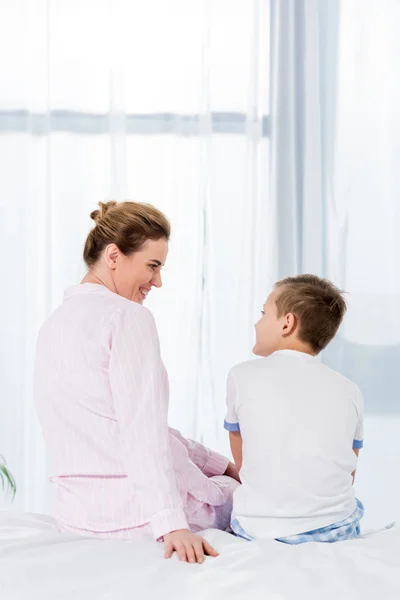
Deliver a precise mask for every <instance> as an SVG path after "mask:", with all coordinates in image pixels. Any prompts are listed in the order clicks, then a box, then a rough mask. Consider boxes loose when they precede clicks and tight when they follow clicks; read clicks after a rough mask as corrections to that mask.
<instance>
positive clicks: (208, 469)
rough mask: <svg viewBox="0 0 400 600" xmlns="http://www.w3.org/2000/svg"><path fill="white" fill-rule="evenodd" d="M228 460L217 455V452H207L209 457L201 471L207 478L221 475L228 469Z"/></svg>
mask: <svg viewBox="0 0 400 600" xmlns="http://www.w3.org/2000/svg"><path fill="white" fill-rule="evenodd" d="M228 465H229V458H226V456H222V454H218V452H213V451H211V450H210V451H209V456H208V459H207V462H206V464H205V465H204V467H203V469H202V471H203V473H204V475H206V476H207V477H214V476H216V475H223V474H224V473H225V471H226V469H227V468H228Z"/></svg>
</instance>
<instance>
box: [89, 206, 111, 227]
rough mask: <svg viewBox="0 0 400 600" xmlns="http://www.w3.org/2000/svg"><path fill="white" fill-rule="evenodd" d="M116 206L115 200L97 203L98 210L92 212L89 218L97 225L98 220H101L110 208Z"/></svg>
mask: <svg viewBox="0 0 400 600" xmlns="http://www.w3.org/2000/svg"><path fill="white" fill-rule="evenodd" d="M114 206H117V202H115V200H110V201H109V202H99V208H98V209H97V210H93V211H92V212H91V213H90V218H91V219H93V221H94V222H95V223H96V224H97V223H98V222H99V221H100V219H102V218H103V217H104V216H105V215H106V214H107V212H108V211H109V210H110V208H113V207H114Z"/></svg>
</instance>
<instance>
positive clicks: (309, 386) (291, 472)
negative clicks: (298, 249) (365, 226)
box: [225, 275, 363, 544]
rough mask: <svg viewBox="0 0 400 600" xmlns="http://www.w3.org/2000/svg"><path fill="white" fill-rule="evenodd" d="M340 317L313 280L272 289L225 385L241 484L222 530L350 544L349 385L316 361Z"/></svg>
mask: <svg viewBox="0 0 400 600" xmlns="http://www.w3.org/2000/svg"><path fill="white" fill-rule="evenodd" d="M345 312H346V302H345V300H344V298H343V295H342V292H340V290H338V289H337V288H336V287H335V286H334V285H333V284H332V283H330V282H329V281H327V280H326V279H320V278H319V277H316V276H315V275H299V276H297V277H288V278H286V279H283V280H282V281H279V282H278V283H276V284H275V286H274V290H273V292H272V293H271V294H270V296H269V297H268V299H267V302H266V303H265V305H264V309H263V310H262V317H261V319H260V321H259V322H258V323H257V324H256V326H255V329H256V344H255V346H254V348H253V352H254V354H256V355H258V356H261V357H264V358H262V359H261V360H252V361H249V362H245V363H242V364H239V365H237V366H235V367H234V368H233V369H232V370H231V372H230V374H229V376H228V384H227V406H228V411H227V416H226V420H225V428H226V429H227V430H228V431H229V432H230V434H229V435H230V442H231V449H232V454H233V457H234V460H235V463H236V466H237V468H238V470H239V469H240V478H241V481H242V486H240V487H239V488H238V490H237V491H236V492H235V494H234V503H233V512H232V523H231V526H232V529H233V531H234V532H235V533H236V534H237V535H240V536H241V537H244V538H246V539H254V538H260V539H261V538H273V539H277V540H278V541H282V542H286V543H290V544H298V543H302V542H306V541H324V542H333V541H337V540H342V539H350V538H353V537H357V536H358V535H359V533H360V527H359V522H360V519H361V517H362V516H363V506H362V504H361V502H359V501H358V500H357V499H356V497H355V493H354V488H353V485H352V484H353V481H354V475H355V469H356V465H357V456H358V452H359V449H360V448H362V445H363V398H362V396H361V393H360V390H359V389H358V387H357V386H356V385H355V384H354V383H353V382H351V381H349V380H348V379H346V378H345V377H343V376H342V375H339V373H336V371H333V370H332V369H330V368H329V367H327V366H326V365H325V364H323V363H322V362H320V361H319V360H318V358H317V355H318V354H319V352H321V350H323V349H324V348H325V347H326V346H327V345H328V344H329V342H330V341H331V340H332V339H333V337H334V336H335V334H336V332H337V330H338V328H339V326H340V324H341V322H342V320H343V317H344V314H345Z"/></svg>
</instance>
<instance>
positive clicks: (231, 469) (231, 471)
mask: <svg viewBox="0 0 400 600" xmlns="http://www.w3.org/2000/svg"><path fill="white" fill-rule="evenodd" d="M224 475H226V476H227V477H232V479H235V480H236V481H238V482H239V483H242V482H241V481H240V477H239V471H238V470H237V468H236V466H235V465H234V464H233V462H230V463H229V465H228V466H227V467H226V471H225V473H224Z"/></svg>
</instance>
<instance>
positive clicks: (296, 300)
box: [275, 275, 347, 354]
mask: <svg viewBox="0 0 400 600" xmlns="http://www.w3.org/2000/svg"><path fill="white" fill-rule="evenodd" d="M275 288H277V289H279V290H280V293H279V295H278V297H277V299H276V301H275V302H276V307H277V311H278V318H279V317H282V316H283V315H286V314H288V313H292V314H293V315H294V316H295V317H296V318H297V319H298V322H299V330H298V336H299V339H300V340H301V341H303V342H305V343H307V344H309V345H310V346H311V348H312V349H313V350H314V352H315V353H316V354H318V353H319V352H321V350H323V349H324V348H325V347H326V346H327V345H328V344H329V342H330V341H331V340H332V339H333V338H334V337H335V335H336V332H337V330H338V329H339V326H340V324H341V322H342V321H343V317H344V315H345V312H346V309H347V306H346V301H345V299H344V297H343V293H344V292H342V291H341V290H339V289H338V288H337V287H336V286H334V285H333V283H331V282H330V281H329V280H328V279H321V278H320V277H317V276H316V275H297V276H296V277H286V278H285V279H282V280H281V281H278V282H277V283H276V284H275Z"/></svg>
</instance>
